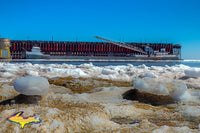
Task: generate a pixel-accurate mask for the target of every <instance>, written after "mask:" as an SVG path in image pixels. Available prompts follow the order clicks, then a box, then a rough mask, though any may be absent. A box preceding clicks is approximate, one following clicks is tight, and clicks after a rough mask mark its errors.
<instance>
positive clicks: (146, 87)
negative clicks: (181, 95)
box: [133, 78, 169, 95]
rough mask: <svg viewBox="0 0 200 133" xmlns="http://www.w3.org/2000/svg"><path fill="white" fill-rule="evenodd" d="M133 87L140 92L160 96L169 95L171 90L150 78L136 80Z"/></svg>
mask: <svg viewBox="0 0 200 133" xmlns="http://www.w3.org/2000/svg"><path fill="white" fill-rule="evenodd" d="M133 86H134V87H135V88H136V89H138V90H140V91H145V92H148V93H153V94H158V95H169V90H168V89H167V88H166V87H165V86H164V85H163V84H161V83H159V82H156V81H155V80H153V79H150V78H144V79H135V80H134V84H133Z"/></svg>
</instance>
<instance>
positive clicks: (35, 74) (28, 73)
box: [25, 70, 39, 76]
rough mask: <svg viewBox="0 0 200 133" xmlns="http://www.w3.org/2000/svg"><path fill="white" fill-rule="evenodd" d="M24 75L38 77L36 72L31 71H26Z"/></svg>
mask: <svg viewBox="0 0 200 133" xmlns="http://www.w3.org/2000/svg"><path fill="white" fill-rule="evenodd" d="M25 73H26V74H27V75H34V76H38V75H39V74H38V72H37V71H31V70H27V71H26V72H25Z"/></svg>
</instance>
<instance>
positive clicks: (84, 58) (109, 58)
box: [27, 55, 180, 61]
mask: <svg viewBox="0 0 200 133" xmlns="http://www.w3.org/2000/svg"><path fill="white" fill-rule="evenodd" d="M27 59H68V60H72V61H79V60H80V61H131V60H180V59H179V58H178V57H117V56H45V55H44V56H41V55H39V56H33V55H32V56H29V57H27Z"/></svg>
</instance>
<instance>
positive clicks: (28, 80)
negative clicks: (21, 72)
mask: <svg viewBox="0 0 200 133" xmlns="http://www.w3.org/2000/svg"><path fill="white" fill-rule="evenodd" d="M14 88H15V90H16V91H17V92H19V93H20V94H24V95H46V94H47V93H48V90H49V82H48V80H47V79H45V78H43V77H37V76H28V77H22V78H18V79H17V80H16V81H15V83H14Z"/></svg>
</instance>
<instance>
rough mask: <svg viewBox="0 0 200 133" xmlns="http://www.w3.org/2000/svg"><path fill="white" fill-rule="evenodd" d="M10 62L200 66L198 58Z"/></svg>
mask: <svg viewBox="0 0 200 133" xmlns="http://www.w3.org/2000/svg"><path fill="white" fill-rule="evenodd" d="M10 63H32V64H72V65H81V64H84V63H92V64H93V65H95V66H109V65H112V66H117V65H127V64H132V65H134V66H138V65H142V64H145V65H146V66H148V67H150V66H165V65H168V66H174V65H180V64H183V65H187V66H190V67H200V60H184V61H171V60H170V61H152V60H151V61H150V60H149V61H146V60H145V61H142V60H137V61H129V62H127V61H126V62H122V61H121V62H103V61H88V62H85V61H69V60H41V59H35V60H34V59H32V60H12V61H10Z"/></svg>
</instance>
